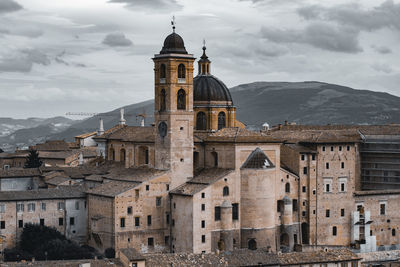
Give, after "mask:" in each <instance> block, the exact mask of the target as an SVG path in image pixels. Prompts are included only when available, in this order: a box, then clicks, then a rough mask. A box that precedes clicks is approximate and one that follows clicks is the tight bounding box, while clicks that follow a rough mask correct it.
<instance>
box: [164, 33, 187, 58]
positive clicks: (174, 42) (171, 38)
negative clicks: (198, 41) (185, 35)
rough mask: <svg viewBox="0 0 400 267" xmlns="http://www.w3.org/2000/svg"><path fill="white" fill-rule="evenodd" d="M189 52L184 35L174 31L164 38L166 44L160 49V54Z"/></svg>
mask: <svg viewBox="0 0 400 267" xmlns="http://www.w3.org/2000/svg"><path fill="white" fill-rule="evenodd" d="M172 53H173V54H187V51H186V49H185V44H184V42H183V39H182V37H181V36H180V35H179V34H177V33H175V32H173V33H171V34H170V35H168V36H167V38H165V40H164V46H163V48H162V49H161V51H160V54H172Z"/></svg>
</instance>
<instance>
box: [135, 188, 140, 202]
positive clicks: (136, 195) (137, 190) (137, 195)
mask: <svg viewBox="0 0 400 267" xmlns="http://www.w3.org/2000/svg"><path fill="white" fill-rule="evenodd" d="M138 198H139V189H135V199H136V200H137V199H138Z"/></svg>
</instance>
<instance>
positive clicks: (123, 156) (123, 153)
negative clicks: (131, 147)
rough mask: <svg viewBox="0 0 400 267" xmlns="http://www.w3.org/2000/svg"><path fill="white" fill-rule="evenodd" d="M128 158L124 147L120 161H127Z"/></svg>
mask: <svg viewBox="0 0 400 267" xmlns="http://www.w3.org/2000/svg"><path fill="white" fill-rule="evenodd" d="M125 159H126V151H125V149H124V148H122V149H121V150H120V152H119V161H121V162H125Z"/></svg>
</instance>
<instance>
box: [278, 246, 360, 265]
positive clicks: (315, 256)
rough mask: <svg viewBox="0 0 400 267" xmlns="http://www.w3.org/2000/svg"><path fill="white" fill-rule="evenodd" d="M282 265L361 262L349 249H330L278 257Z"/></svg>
mask: <svg viewBox="0 0 400 267" xmlns="http://www.w3.org/2000/svg"><path fill="white" fill-rule="evenodd" d="M278 258H279V262H280V265H301V264H311V263H325V262H326V263H328V262H340V261H352V260H359V259H360V258H359V257H358V256H357V254H355V253H353V252H352V251H351V250H349V249H345V248H343V249H330V250H328V251H324V250H319V251H310V252H300V253H299V252H292V253H282V254H280V255H278Z"/></svg>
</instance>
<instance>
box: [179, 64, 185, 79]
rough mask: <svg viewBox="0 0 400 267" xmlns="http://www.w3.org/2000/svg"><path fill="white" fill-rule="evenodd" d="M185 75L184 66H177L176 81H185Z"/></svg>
mask: <svg viewBox="0 0 400 267" xmlns="http://www.w3.org/2000/svg"><path fill="white" fill-rule="evenodd" d="M185 77H186V73H185V65H183V64H179V66H178V79H185Z"/></svg>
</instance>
